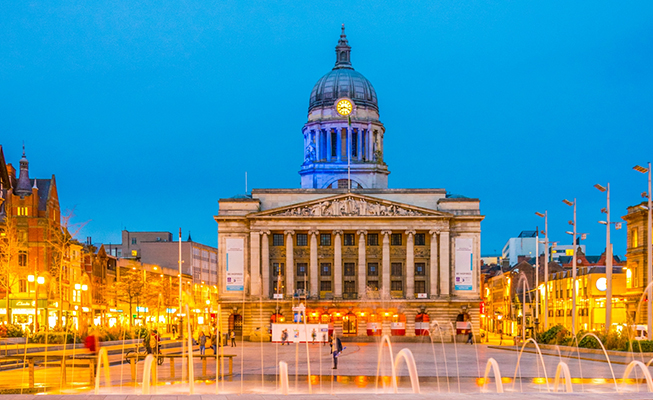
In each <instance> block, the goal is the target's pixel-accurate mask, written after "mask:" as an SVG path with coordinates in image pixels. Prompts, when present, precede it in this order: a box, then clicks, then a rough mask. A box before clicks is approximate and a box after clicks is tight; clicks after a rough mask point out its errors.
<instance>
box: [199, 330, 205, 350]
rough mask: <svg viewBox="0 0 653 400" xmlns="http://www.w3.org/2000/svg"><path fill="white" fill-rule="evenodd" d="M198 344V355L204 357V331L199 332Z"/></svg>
mask: <svg viewBox="0 0 653 400" xmlns="http://www.w3.org/2000/svg"><path fill="white" fill-rule="evenodd" d="M199 342H200V354H201V355H204V353H206V335H205V334H204V331H200V335H199Z"/></svg>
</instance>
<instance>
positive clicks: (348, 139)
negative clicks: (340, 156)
mask: <svg viewBox="0 0 653 400" xmlns="http://www.w3.org/2000/svg"><path fill="white" fill-rule="evenodd" d="M347 121H348V124H347V125H348V127H347V193H351V135H352V133H351V115H349V116H347Z"/></svg>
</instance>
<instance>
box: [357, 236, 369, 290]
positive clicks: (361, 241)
mask: <svg viewBox="0 0 653 400" xmlns="http://www.w3.org/2000/svg"><path fill="white" fill-rule="evenodd" d="M356 234H357V235H358V273H357V279H358V298H359V299H360V298H362V297H363V295H364V294H365V287H366V283H367V280H366V278H365V277H366V272H367V268H366V263H367V261H366V260H365V238H366V236H367V231H363V230H360V231H358V232H356Z"/></svg>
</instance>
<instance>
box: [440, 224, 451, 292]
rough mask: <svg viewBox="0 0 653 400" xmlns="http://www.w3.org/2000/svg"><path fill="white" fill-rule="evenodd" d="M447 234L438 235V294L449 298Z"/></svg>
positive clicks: (449, 266)
mask: <svg viewBox="0 0 653 400" xmlns="http://www.w3.org/2000/svg"><path fill="white" fill-rule="evenodd" d="M449 247H450V243H449V232H448V231H445V232H441V233H440V294H441V295H443V296H449V294H450V293H451V290H450V289H451V278H450V269H451V265H449V264H450V262H449V252H450V250H449Z"/></svg>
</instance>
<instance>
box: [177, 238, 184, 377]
mask: <svg viewBox="0 0 653 400" xmlns="http://www.w3.org/2000/svg"><path fill="white" fill-rule="evenodd" d="M177 315H179V321H181V320H182V319H181V228H179V310H178V312H177ZM182 329H184V324H182V323H180V324H179V335H180V337H181V338H182V345H183V336H182V335H181V332H182ZM182 369H183V368H182Z"/></svg>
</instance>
